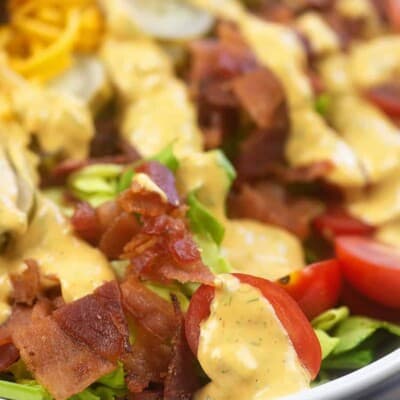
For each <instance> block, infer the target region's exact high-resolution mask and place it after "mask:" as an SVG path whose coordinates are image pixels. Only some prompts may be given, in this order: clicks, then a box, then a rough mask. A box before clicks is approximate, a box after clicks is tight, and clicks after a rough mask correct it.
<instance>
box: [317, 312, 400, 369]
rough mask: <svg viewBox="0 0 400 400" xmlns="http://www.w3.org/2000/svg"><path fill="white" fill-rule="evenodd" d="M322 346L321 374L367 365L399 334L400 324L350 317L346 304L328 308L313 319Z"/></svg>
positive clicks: (399, 335)
mask: <svg viewBox="0 0 400 400" xmlns="http://www.w3.org/2000/svg"><path fill="white" fill-rule="evenodd" d="M312 325H313V327H314V329H315V332H316V334H317V337H318V339H319V341H320V344H321V349H322V358H323V362H322V373H327V372H328V373H329V372H330V371H344V370H353V369H358V368H361V367H364V366H365V365H367V364H369V363H371V362H372V361H374V360H375V359H377V358H378V357H379V355H380V354H379V353H380V352H379V349H381V348H382V345H383V344H387V343H388V340H389V342H390V339H391V338H392V339H393V338H395V337H400V326H399V325H395V324H391V323H389V322H385V321H378V320H375V319H371V318H367V317H361V316H349V310H348V309H347V308H346V307H340V308H337V309H332V310H328V311H326V312H325V313H323V314H321V315H320V316H318V317H317V318H315V319H314V320H313V321H312Z"/></svg>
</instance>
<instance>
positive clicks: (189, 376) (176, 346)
mask: <svg viewBox="0 0 400 400" xmlns="http://www.w3.org/2000/svg"><path fill="white" fill-rule="evenodd" d="M173 303H174V309H175V320H176V332H175V335H174V338H173V340H172V345H173V348H172V354H173V356H172V359H171V361H170V363H169V366H168V374H167V377H166V379H165V384H164V400H190V399H191V398H192V396H193V394H194V392H195V391H196V390H197V389H199V388H200V383H199V379H198V377H197V373H196V368H195V358H194V356H193V353H192V351H191V350H190V348H189V345H188V343H187V340H186V335H185V321H184V317H183V314H182V311H181V310H180V306H179V303H178V301H177V299H176V298H174V299H173Z"/></svg>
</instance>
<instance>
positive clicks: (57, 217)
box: [0, 197, 114, 323]
mask: <svg viewBox="0 0 400 400" xmlns="http://www.w3.org/2000/svg"><path fill="white" fill-rule="evenodd" d="M36 207H37V210H36V214H35V217H34V218H33V220H32V222H31V224H30V226H29V228H28V230H27V232H26V234H24V235H22V236H20V237H19V238H16V239H15V241H13V242H12V244H11V246H10V248H8V249H7V252H6V253H4V254H1V255H0V323H1V322H4V320H5V319H6V318H7V317H8V316H9V314H10V307H9V306H8V303H7V300H8V296H9V295H10V292H11V284H10V280H9V277H8V274H9V273H16V272H21V271H22V270H23V269H24V268H25V264H24V262H23V261H24V260H26V259H35V260H36V261H37V262H38V263H39V266H40V269H41V271H42V272H43V273H44V274H49V275H55V276H57V277H58V278H59V280H60V282H61V288H62V294H63V298H64V300H65V301H67V302H70V301H73V300H76V299H78V298H80V297H82V296H85V295H87V294H90V293H92V292H93V290H94V289H95V288H96V287H98V286H100V285H101V284H103V283H104V282H106V281H110V280H112V279H114V275H113V273H112V271H111V268H110V267H109V265H108V262H107V260H106V259H105V257H104V256H103V255H102V253H101V252H100V251H99V250H97V249H94V248H92V247H91V246H89V245H88V244H86V243H85V242H83V241H81V240H80V239H78V238H77V237H75V236H74V235H73V233H72V231H71V227H70V226H69V224H68V223H67V222H66V220H65V219H64V217H63V216H62V215H61V213H60V211H59V210H58V207H57V206H56V205H55V204H53V203H52V202H51V201H49V200H47V199H44V198H42V197H38V199H37V206H36Z"/></svg>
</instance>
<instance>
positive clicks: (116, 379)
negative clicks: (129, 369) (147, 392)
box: [97, 363, 126, 389]
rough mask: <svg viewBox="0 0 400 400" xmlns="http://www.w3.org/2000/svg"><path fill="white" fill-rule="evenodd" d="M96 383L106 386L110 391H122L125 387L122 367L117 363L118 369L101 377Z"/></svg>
mask: <svg viewBox="0 0 400 400" xmlns="http://www.w3.org/2000/svg"><path fill="white" fill-rule="evenodd" d="M97 383H100V384H102V385H105V386H108V387H109V388H112V389H124V388H125V386H126V385H125V374H124V367H123V365H122V364H121V363H118V367H117V368H116V369H115V371H113V372H110V373H109V374H107V375H105V376H103V377H102V378H100V379H99V380H98V381H97Z"/></svg>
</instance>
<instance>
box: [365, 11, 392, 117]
mask: <svg viewBox="0 0 400 400" xmlns="http://www.w3.org/2000/svg"><path fill="white" fill-rule="evenodd" d="M399 12H400V5H399ZM399 16H400V15H399ZM399 25H400V20H399ZM366 96H367V98H368V99H369V100H370V101H371V102H373V103H374V104H375V105H376V106H378V107H379V108H380V109H381V110H382V111H383V112H385V113H386V114H388V115H389V116H391V117H400V85H399V84H398V83H395V82H390V83H384V84H382V85H379V86H375V87H373V88H371V89H369V90H368V91H367V92H366Z"/></svg>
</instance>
